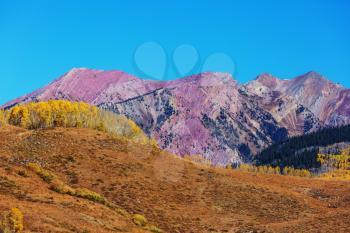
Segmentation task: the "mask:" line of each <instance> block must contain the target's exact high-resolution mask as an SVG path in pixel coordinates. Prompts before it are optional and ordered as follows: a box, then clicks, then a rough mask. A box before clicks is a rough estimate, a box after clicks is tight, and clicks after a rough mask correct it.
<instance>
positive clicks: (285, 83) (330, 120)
mask: <svg viewBox="0 0 350 233" xmlns="http://www.w3.org/2000/svg"><path fill="white" fill-rule="evenodd" d="M247 88H248V89H249V90H250V91H251V92H253V93H255V94H257V95H258V96H260V97H264V98H265V97H266V96H271V95H272V96H275V97H276V96H277V98H280V99H281V98H282V99H283V100H285V101H287V102H294V103H296V104H299V105H302V107H303V108H305V109H306V110H307V111H309V112H311V113H312V114H313V115H314V116H315V117H316V118H318V119H319V121H320V122H321V123H322V124H324V125H329V126H339V125H344V124H350V105H349V103H350V102H349V100H350V90H349V89H346V88H344V87H342V86H340V85H337V84H334V83H332V82H331V81H329V80H327V79H325V78H324V77H323V76H321V75H320V74H318V73H316V72H309V73H306V74H305V75H301V76H299V77H296V78H294V79H291V80H279V79H277V78H276V77H273V76H271V75H268V74H263V75H260V76H258V78H257V79H256V80H254V81H251V82H250V83H249V84H248V85H247ZM287 99H291V100H287ZM310 117H311V116H310ZM317 125H318V124H317Z"/></svg>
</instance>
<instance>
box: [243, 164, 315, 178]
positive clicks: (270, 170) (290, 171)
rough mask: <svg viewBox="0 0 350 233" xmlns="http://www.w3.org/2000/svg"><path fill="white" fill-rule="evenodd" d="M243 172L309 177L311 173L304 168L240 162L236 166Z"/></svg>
mask: <svg viewBox="0 0 350 233" xmlns="http://www.w3.org/2000/svg"><path fill="white" fill-rule="evenodd" d="M238 169H239V170H241V171H245V172H254V173H262V174H279V175H289V176H301V177H311V176H312V174H311V172H310V171H308V170H306V169H296V168H293V167H284V168H282V169H281V168H280V167H272V166H255V165H251V164H241V165H240V166H239V168H238Z"/></svg>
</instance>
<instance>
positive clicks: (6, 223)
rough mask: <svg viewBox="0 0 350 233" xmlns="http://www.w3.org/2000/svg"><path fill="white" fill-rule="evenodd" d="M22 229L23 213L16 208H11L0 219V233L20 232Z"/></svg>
mask: <svg viewBox="0 0 350 233" xmlns="http://www.w3.org/2000/svg"><path fill="white" fill-rule="evenodd" d="M22 231H23V214H22V212H21V211H20V210H19V209H18V208H12V209H11V210H10V211H9V212H7V213H5V214H4V215H3V218H2V220H1V221H0V232H1V233H20V232H22Z"/></svg>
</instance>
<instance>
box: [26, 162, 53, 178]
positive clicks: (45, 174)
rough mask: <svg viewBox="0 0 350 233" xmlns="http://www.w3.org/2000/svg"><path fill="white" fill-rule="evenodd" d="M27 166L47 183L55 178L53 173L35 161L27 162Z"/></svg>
mask: <svg viewBox="0 0 350 233" xmlns="http://www.w3.org/2000/svg"><path fill="white" fill-rule="evenodd" d="M28 167H29V168H30V169H31V170H32V171H34V172H35V173H36V174H37V175H39V176H40V177H41V178H42V179H43V180H44V181H45V182H47V183H51V182H52V181H53V180H54V179H55V178H56V177H55V175H53V174H52V173H50V172H48V171H46V170H45V169H43V168H41V167H40V165H38V164H36V163H28Z"/></svg>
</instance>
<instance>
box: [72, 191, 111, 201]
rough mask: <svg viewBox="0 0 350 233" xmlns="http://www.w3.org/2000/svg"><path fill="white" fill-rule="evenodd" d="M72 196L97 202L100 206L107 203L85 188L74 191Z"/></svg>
mask: <svg viewBox="0 0 350 233" xmlns="http://www.w3.org/2000/svg"><path fill="white" fill-rule="evenodd" d="M74 196H77V197H81V198H85V199H88V200H90V201H94V202H98V203H101V204H106V203H107V200H106V199H105V198H104V197H103V196H101V195H100V194H98V193H95V192H93V191H91V190H88V189H85V188H79V189H76V190H75V195H74Z"/></svg>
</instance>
